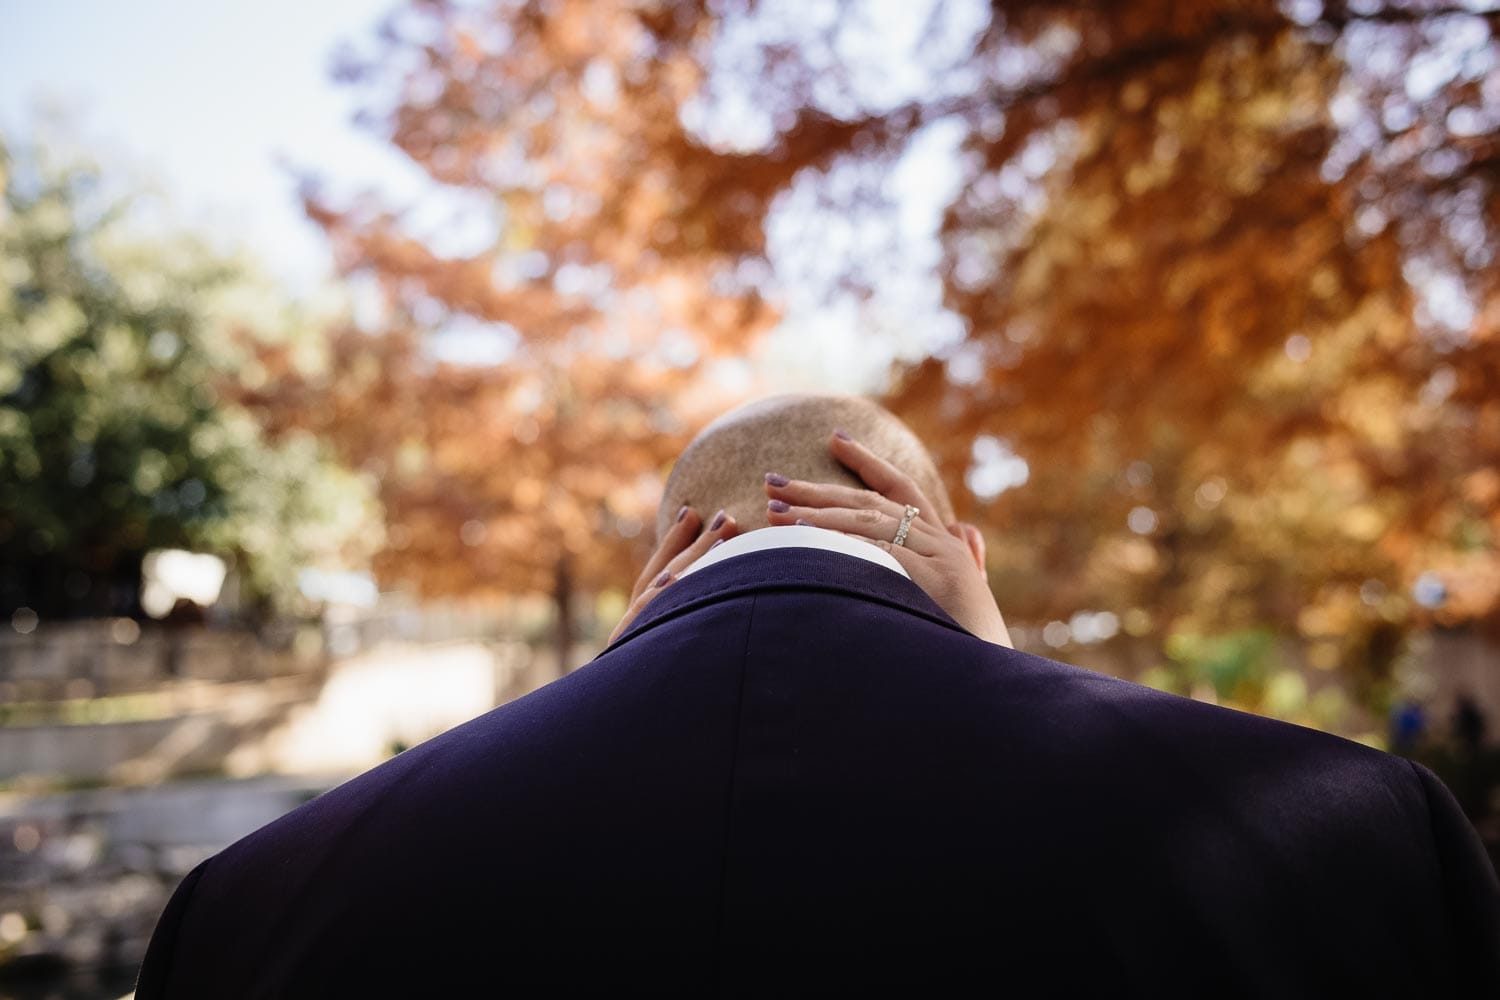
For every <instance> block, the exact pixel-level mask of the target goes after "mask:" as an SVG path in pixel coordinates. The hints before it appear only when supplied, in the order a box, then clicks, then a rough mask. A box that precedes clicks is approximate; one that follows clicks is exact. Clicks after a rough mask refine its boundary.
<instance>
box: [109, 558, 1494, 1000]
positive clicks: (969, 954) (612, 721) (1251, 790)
mask: <svg viewBox="0 0 1500 1000" xmlns="http://www.w3.org/2000/svg"><path fill="white" fill-rule="evenodd" d="M964 986H972V987H975V988H978V989H981V990H983V991H984V992H986V993H993V992H997V991H1008V992H1014V993H1016V994H1018V995H1027V996H1030V995H1042V994H1050V993H1055V994H1058V995H1072V996H1077V995H1111V996H1125V995H1130V996H1163V995H1192V996H1213V997H1232V996H1263V997H1277V998H1287V997H1301V996H1309V997H1312V996H1317V997H1328V996H1363V997H1375V996H1403V997H1412V996H1424V997H1432V996H1446V995H1461V994H1462V995H1474V996H1500V886H1497V882H1496V878H1495V873H1494V870H1493V869H1492V867H1491V866H1490V863H1489V861H1488V859H1487V858H1486V857H1485V855H1484V854H1483V851H1482V849H1481V846H1480V844H1479V842H1478V838H1477V837H1476V835H1475V833H1474V831H1473V829H1472V828H1471V827H1470V826H1469V825H1468V824H1467V823H1466V822H1465V820H1464V818H1463V816H1462V815H1461V814H1460V812H1459V810H1458V808H1457V806H1456V805H1455V803H1454V800H1453V798H1452V796H1451V795H1449V793H1448V791H1447V790H1446V789H1445V788H1444V787H1443V785H1442V784H1441V783H1440V782H1438V781H1437V780H1436V779H1435V778H1434V777H1433V776H1432V775H1431V774H1430V773H1429V772H1427V771H1425V770H1424V769H1422V768H1421V767H1418V766H1415V765H1413V764H1410V763H1408V762H1406V761H1405V760H1402V759H1400V758H1397V757H1394V756H1391V755H1388V754H1385V753H1381V752H1378V751H1375V750H1372V749H1369V748H1367V747H1364V746H1361V745H1358V744H1355V743H1352V742H1348V741H1346V740H1342V739H1339V738H1337V737H1334V736H1329V735H1326V734H1324V733H1319V732H1315V731H1312V730H1309V729H1304V728H1301V727H1298V726H1293V725H1288V724H1285V723H1281V722H1276V721H1272V720H1268V719H1264V718H1259V717H1256V716H1252V715H1247V714H1244V713H1240V712H1235V711H1230V710H1227V709H1222V708H1216V707H1212V706H1209V705H1204V704H1200V703H1198V702H1194V701H1191V700H1188V699H1184V698H1179V697H1175V696H1172V695H1167V694H1162V693H1159V692H1156V691H1153V690H1150V689H1148V688H1144V687H1140V686H1138V685H1135V684H1130V683H1126V682H1124V681H1120V680H1115V679H1111V678H1109V677H1105V676H1101V675H1099V674H1096V673H1092V672H1090V671H1087V670H1082V669H1079V668H1076V667H1071V666H1067V665H1065V664H1061V663H1056V662H1053V661H1051V660H1047V659H1043V658H1041V657H1037V656H1031V655H1028V654H1026V653H1020V652H1015V651H1013V650H1009V649H1005V648H1003V647H1000V646H996V645H992V644H990V643H986V642H983V641H981V640H979V639H977V638H975V637H974V636H972V635H970V634H969V633H968V632H966V631H964V629H962V628H961V627H960V626H959V625H957V624H956V623H955V622H954V621H953V620H952V619H951V618H949V617H948V615H946V614H944V613H943V611H941V610H940V609H939V608H938V607H937V606H936V605H935V604H934V603H933V602H932V601H931V600H930V599H929V598H928V597H927V596H926V595H925V594H924V593H923V592H922V591H921V590H920V589H919V588H918V587H917V586H916V584H914V583H913V582H911V581H910V580H908V579H905V578H904V577H902V576H900V575H898V574H896V573H893V572H891V571H890V570H888V569H885V568H883V567H880V566H877V565H874V564H872V563H869V562H866V561H863V560H859V559H855V558H852V557H850V556H847V555H843V554H839V553H833V552H826V551H822V550H815V549H788V548H783V549H775V550H771V551H765V552H753V553H748V554H745V555H741V556H738V557H735V558H732V559H729V560H726V561H724V562H722V563H719V564H717V565H714V566H710V567H707V568H705V569H702V570H700V571H698V572H696V573H694V574H691V575H689V576H687V577H685V578H683V579H682V580H681V581H680V582H678V583H676V584H674V585H673V586H672V587H671V588H669V589H668V590H667V591H665V592H664V593H663V594H662V596H661V597H659V598H658V599H657V600H656V601H655V602H653V603H652V604H651V605H650V606H649V607H648V609H647V610H646V611H645V612H644V614H643V615H642V616H641V617H640V618H639V619H638V620H637V621H636V622H635V623H634V624H633V625H632V626H631V628H630V629H629V630H628V631H627V632H626V633H625V634H624V635H622V636H621V637H620V638H619V639H618V640H617V641H615V642H614V643H613V644H612V645H611V646H610V647H609V648H608V649H606V650H605V651H604V652H602V653H601V654H600V655H599V656H598V657H596V658H595V659H594V660H593V661H592V662H591V663H589V664H587V665H586V666H584V667H583V668H581V669H579V670H577V671H575V672H574V673H572V674H570V675H568V676H566V677H564V678H562V679H561V680H558V681H556V682H555V683H552V684H549V685H547V686H546V687H544V688H542V689H541V690H539V691H536V692H534V693H533V694H531V695H528V696H527V697H524V698H521V699H519V700H517V701H514V702H511V703H510V704H507V705H505V706H503V707H501V708H498V709H496V710H494V711H492V712H489V713H488V714H486V715H482V716H480V717H479V718H477V719H474V720H472V721H470V722H468V723H465V724H464V725H461V726H459V727H457V728H455V729H452V730H450V731H448V732H446V733H444V734H442V735H441V736H438V737H435V738H433V739H431V740H429V741H427V742H425V743H423V744H421V745H419V746H416V747H413V748H412V749H410V750H407V751H405V752H404V753H402V754H400V755H398V756H397V757H395V758H393V759H392V760H390V761H388V762H386V763H384V764H382V765H380V766H379V767H376V768H374V769H373V770H371V771H368V772H366V773H365V774H363V775H360V776H359V777H357V778H354V779H353V780H350V781H348V782H346V783H344V784H342V785H340V786H339V787H337V788H334V789H332V790H331V791H329V792H326V793H325V794H323V795H321V796H319V797H318V798H316V799H314V800H313V801H311V802H309V803H307V804H305V805H303V806H301V807H300V808H298V809H296V810H294V811H293V812H291V813H289V814H287V815H286V816H284V817H282V818H280V819H278V820H276V821H275V822H273V823H271V824H269V825H267V826H265V827H263V828H261V829H260V830H258V831H256V832H255V833H252V834H250V835H249V836H247V837H245V838H244V839H242V840H240V841H239V842H237V843H235V844H233V845H232V846H230V847H228V848H225V849H224V850H223V851H221V852H219V853H218V854H216V855H214V856H213V857H211V858H210V859H208V860H207V861H205V862H204V863H203V864H202V865H199V866H198V867H197V868H196V869H194V870H193V871H192V872H191V873H190V874H189V875H188V876H187V878H186V879H184V881H183V883H182V885H181V886H180V887H179V888H178V890H177V892H176V893H175V894H174V896H173V897H172V900H171V902H170V903H169V905H168V906H167V908H166V910H165V912H164V913H163V915H162V917H161V920H160V922H159V924H158V926H157V929H156V933H155V935H154V937H153V939H152V942H151V946H150V950H149V952H148V954H147V956H146V961H145V963H144V965H143V966H142V969H141V974H140V983H139V992H138V994H137V996H138V997H139V1000H157V998H162V997H170V998H180V997H206V998H209V997H211V998H233V997H336V996H351V997H362V998H369V997H385V996H498V995H503V994H513V993H518V992H519V993H522V994H532V993H537V992H552V993H612V994H613V993H621V992H630V993H638V992H650V993H654V994H680V995H692V996H701V995H726V994H727V995H767V994H788V993H791V994H804V993H811V992H826V991H828V990H830V989H836V990H839V991H850V990H855V989H867V988H871V987H876V988H878V987H887V988H889V987H899V988H903V989H905V990H906V991H908V992H915V991H917V990H922V991H929V990H933V989H938V990H947V989H950V988H953V987H964Z"/></svg>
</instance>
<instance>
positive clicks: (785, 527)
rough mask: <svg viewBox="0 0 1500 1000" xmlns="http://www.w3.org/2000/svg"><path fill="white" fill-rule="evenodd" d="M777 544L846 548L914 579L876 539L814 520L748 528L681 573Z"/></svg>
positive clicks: (863, 557) (839, 550)
mask: <svg viewBox="0 0 1500 1000" xmlns="http://www.w3.org/2000/svg"><path fill="white" fill-rule="evenodd" d="M777 548H805V549H827V550H828V551H830V552H842V553H844V554H845V555H850V556H854V557H856V558H858V559H868V560H869V561H870V562H872V563H875V564H876V565H878V566H884V567H885V568H886V569H888V570H891V571H892V572H894V573H900V574H901V575H902V576H904V577H906V578H907V579H908V580H909V579H911V574H910V573H908V572H906V567H904V566H902V565H901V564H900V563H899V562H897V561H896V557H895V556H893V555H891V554H890V553H889V552H887V551H885V549H882V548H881V547H880V546H878V545H875V544H874V543H873V542H867V541H863V540H862V539H859V538H855V537H853V536H851V535H846V534H844V533H843V532H841V531H833V530H830V529H828V528H815V527H813V526H812V525H810V524H773V525H770V526H769V527H765V528H756V529H754V530H753V531H747V532H745V533H744V534H743V535H735V536H734V537H733V538H730V539H727V540H726V541H725V542H724V544H723V545H716V546H714V547H713V548H712V549H710V550H709V551H707V552H705V553H704V554H703V555H701V556H699V557H698V558H697V559H695V560H694V561H693V562H691V563H689V564H688V565H687V566H685V567H683V570H682V572H681V573H679V574H678V579H681V578H682V577H684V576H687V575H688V574H689V573H694V572H696V571H698V570H700V569H703V568H704V567H705V566H712V565H713V564H714V563H719V562H723V561H724V560H725V559H733V558H734V557H735V556H739V555H744V554H745V553H746V552H760V551H762V550H764V549H777Z"/></svg>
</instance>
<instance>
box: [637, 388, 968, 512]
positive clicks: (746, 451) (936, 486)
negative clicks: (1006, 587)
mask: <svg viewBox="0 0 1500 1000" xmlns="http://www.w3.org/2000/svg"><path fill="white" fill-rule="evenodd" d="M835 428H843V429H844V430H846V431H848V432H849V434H850V435H852V436H853V437H854V439H855V440H857V441H859V442H860V443H862V444H864V445H865V446H866V447H868V448H870V449H871V450H872V451H874V452H875V453H876V454H877V455H879V456H881V457H882V458H884V459H885V460H886V461H888V462H890V463H891V464H892V465H894V466H896V468H898V469H900V470H901V471H902V472H905V473H906V474H907V475H909V476H911V477H912V479H913V480H914V481H915V482H916V484H917V486H918V487H920V488H921V490H922V492H923V493H925V494H926V495H927V497H928V499H930V500H931V501H932V503H933V504H934V505H935V506H936V507H937V510H935V511H933V513H934V514H935V515H936V516H937V517H938V518H939V519H940V520H941V521H942V523H943V524H952V523H953V520H954V513H953V502H952V500H951V499H950V498H949V496H948V490H947V489H946V488H945V487H944V485H943V481H942V478H941V477H940V476H939V475H938V471H937V466H936V464H935V463H934V462H933V460H932V456H931V455H930V454H929V453H928V451H927V448H926V447H925V446H924V445H923V444H922V442H921V440H920V439H918V438H917V436H916V435H915V434H914V433H912V431H911V428H909V427H907V426H906V424H904V423H902V421H901V419H900V418H899V417H897V416H896V415H895V414H894V413H892V412H890V411H889V410H887V409H886V408H885V407H883V406H881V405H880V404H878V403H875V402H873V401H872V400H869V399H867V398H865V397H863V396H832V395H809V394H801V393H788V394H784V395H777V396H768V397H766V398H764V399H759V400H755V401H753V402H750V403H747V404H745V405H744V406H741V407H738V408H737V409H734V410H730V411H729V412H728V413H725V414H723V415H722V416H720V417H718V418H717V419H715V420H714V421H713V422H712V423H710V424H709V425H708V426H707V427H705V428H703V430H701V431H699V432H698V435H697V436H696V437H694V438H693V440H692V441H691V442H689V444H688V446H687V447H686V448H684V449H683V452H682V455H681V456H680V457H679V458H678V459H677V462H676V464H674V465H673V466H672V472H671V475H669V476H668V477H667V485H666V488H665V489H664V491H663V493H662V501H661V506H660V507H659V508H657V511H656V537H657V540H658V541H660V539H661V538H662V536H663V535H664V534H666V532H667V529H668V528H670V527H671V526H672V524H673V522H675V521H676V519H677V511H678V510H679V509H680V508H681V507H682V505H683V504H691V505H692V506H693V507H695V508H696V509H697V511H698V513H699V514H700V515H702V517H703V518H704V519H705V520H707V519H708V518H711V517H713V515H714V512H715V511H717V510H719V509H720V508H722V509H723V510H725V511H726V512H728V513H729V514H731V515H733V516H734V519H735V521H736V523H737V524H738V525H739V529H740V531H750V530H753V529H755V528H764V527H766V526H767V524H768V523H769V522H768V521H767V520H766V495H765V478H764V477H765V473H767V472H778V473H780V474H781V475H783V476H787V477H788V478H790V479H802V480H811V481H815V482H828V483H843V484H845V485H849V486H856V487H859V486H864V485H865V484H864V483H862V482H861V481H860V480H859V479H858V477H856V476H855V475H854V474H853V473H852V472H850V471H849V470H848V469H846V468H844V466H842V465H841V464H839V462H838V461H837V460H836V459H834V457H833V455H832V454H831V453H830V452H829V450H828V437H829V435H830V434H832V433H833V431H834V429H835Z"/></svg>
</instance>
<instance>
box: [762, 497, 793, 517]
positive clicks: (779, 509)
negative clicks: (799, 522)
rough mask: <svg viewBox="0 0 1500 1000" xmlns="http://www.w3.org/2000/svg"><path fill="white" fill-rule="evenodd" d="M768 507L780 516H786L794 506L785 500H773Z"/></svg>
mask: <svg viewBox="0 0 1500 1000" xmlns="http://www.w3.org/2000/svg"><path fill="white" fill-rule="evenodd" d="M766 506H767V507H769V508H771V509H772V510H774V511H775V512H776V513H778V514H785V513H786V512H787V511H789V510H791V509H792V505H791V504H789V503H787V502H786V501H785V500H772V501H771V502H770V503H768V504H766Z"/></svg>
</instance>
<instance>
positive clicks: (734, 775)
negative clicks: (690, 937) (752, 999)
mask: <svg viewBox="0 0 1500 1000" xmlns="http://www.w3.org/2000/svg"><path fill="white" fill-rule="evenodd" d="M755 601H756V595H754V594H752V595H750V610H749V611H748V612H747V613H746V615H745V644H744V646H743V647H742V648H741V649H740V684H739V691H738V692H737V693H736V696H735V704H734V736H733V740H732V741H731V743H730V752H729V791H728V793H727V794H726V795H725V797H724V847H723V852H722V860H721V862H720V865H719V919H718V927H717V930H716V933H715V934H714V959H715V961H714V968H715V979H716V980H718V979H722V977H723V974H724V960H725V956H724V925H725V924H726V923H727V922H728V916H729V848H730V844H731V842H732V840H733V837H732V831H733V828H734V795H735V789H736V788H737V787H738V784H739V767H740V731H741V729H742V728H743V723H744V719H745V682H746V678H747V677H748V676H749V673H750V637H751V634H752V632H753V630H754V627H755Z"/></svg>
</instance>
